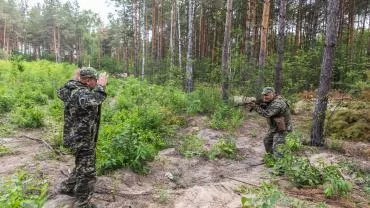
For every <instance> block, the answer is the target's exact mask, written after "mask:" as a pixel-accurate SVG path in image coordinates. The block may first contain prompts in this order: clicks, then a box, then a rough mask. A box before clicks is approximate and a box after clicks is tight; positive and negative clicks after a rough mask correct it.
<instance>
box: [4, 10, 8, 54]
mask: <svg viewBox="0 0 370 208" xmlns="http://www.w3.org/2000/svg"><path fill="white" fill-rule="evenodd" d="M6 23H7V22H6V17H5V19H4V31H3V32H4V36H3V38H4V39H3V49H4V51H6V52H8V51H7V50H6V48H5V43H6Z"/></svg>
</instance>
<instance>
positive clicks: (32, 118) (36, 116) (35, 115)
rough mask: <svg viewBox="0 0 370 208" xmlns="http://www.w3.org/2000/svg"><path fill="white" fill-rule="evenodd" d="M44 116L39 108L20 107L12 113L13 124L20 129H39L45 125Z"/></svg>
mask: <svg viewBox="0 0 370 208" xmlns="http://www.w3.org/2000/svg"><path fill="white" fill-rule="evenodd" d="M44 115H45V114H44V112H43V111H42V110H41V109H40V108H39V107H30V108H23V107H18V108H16V109H15V110H14V112H13V113H12V116H13V117H12V122H13V123H14V124H16V125H17V126H18V127H24V128H39V127H42V126H43V125H44V121H43V119H44Z"/></svg>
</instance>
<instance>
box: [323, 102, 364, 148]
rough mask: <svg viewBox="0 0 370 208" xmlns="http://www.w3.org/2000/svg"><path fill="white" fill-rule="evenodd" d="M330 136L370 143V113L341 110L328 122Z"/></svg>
mask: <svg viewBox="0 0 370 208" xmlns="http://www.w3.org/2000/svg"><path fill="white" fill-rule="evenodd" d="M328 124H329V125H328V129H329V134H330V136H332V137H333V138H336V139H345V140H354V141H370V137H369V136H368V135H369V134H370V111H369V110H366V109H363V110H353V109H345V110H339V111H338V112H336V113H335V114H334V116H333V117H332V119H330V121H328Z"/></svg>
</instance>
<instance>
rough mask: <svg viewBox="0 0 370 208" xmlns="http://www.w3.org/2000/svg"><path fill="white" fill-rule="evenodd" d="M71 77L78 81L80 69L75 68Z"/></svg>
mask: <svg viewBox="0 0 370 208" xmlns="http://www.w3.org/2000/svg"><path fill="white" fill-rule="evenodd" d="M73 79H74V80H76V81H80V69H79V68H77V69H76V72H75V74H74V75H73Z"/></svg>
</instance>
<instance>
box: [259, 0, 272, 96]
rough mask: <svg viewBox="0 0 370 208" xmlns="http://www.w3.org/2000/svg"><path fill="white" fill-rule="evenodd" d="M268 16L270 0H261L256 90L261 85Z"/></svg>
mask: <svg viewBox="0 0 370 208" xmlns="http://www.w3.org/2000/svg"><path fill="white" fill-rule="evenodd" d="M269 16H270V0H264V2H263V14H262V31H261V46H260V54H259V59H258V68H259V75H258V80H257V90H258V91H259V90H260V88H261V87H262V85H263V82H264V81H263V79H264V78H263V68H264V67H265V62H266V49H267V33H268V28H269Z"/></svg>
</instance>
